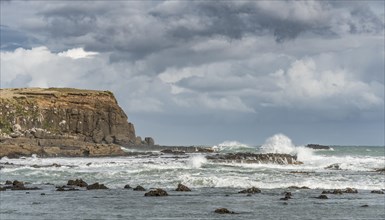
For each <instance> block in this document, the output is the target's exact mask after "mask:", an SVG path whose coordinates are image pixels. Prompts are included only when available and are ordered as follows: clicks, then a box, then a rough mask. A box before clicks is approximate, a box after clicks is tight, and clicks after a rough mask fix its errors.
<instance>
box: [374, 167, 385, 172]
mask: <svg viewBox="0 0 385 220" xmlns="http://www.w3.org/2000/svg"><path fill="white" fill-rule="evenodd" d="M375 171H376V172H385V168H380V169H376V170H375Z"/></svg>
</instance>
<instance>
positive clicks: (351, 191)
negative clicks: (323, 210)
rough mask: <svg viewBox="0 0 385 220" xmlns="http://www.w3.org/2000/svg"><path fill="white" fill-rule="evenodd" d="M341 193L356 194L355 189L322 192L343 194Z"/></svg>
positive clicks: (323, 192)
mask: <svg viewBox="0 0 385 220" xmlns="http://www.w3.org/2000/svg"><path fill="white" fill-rule="evenodd" d="M343 193H358V191H357V189H354V188H346V189H345V190H343V189H334V190H332V191H327V190H324V191H322V194H343Z"/></svg>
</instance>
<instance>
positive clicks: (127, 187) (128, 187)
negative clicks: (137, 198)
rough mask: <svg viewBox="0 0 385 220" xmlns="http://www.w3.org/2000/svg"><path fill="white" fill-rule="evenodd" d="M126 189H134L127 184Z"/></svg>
mask: <svg viewBox="0 0 385 220" xmlns="http://www.w3.org/2000/svg"><path fill="white" fill-rule="evenodd" d="M124 189H132V187H131V186H130V185H129V184H126V185H125V186H124Z"/></svg>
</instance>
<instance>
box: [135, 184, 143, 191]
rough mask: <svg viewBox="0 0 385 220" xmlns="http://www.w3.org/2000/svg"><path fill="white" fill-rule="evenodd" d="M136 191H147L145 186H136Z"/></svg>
mask: <svg viewBox="0 0 385 220" xmlns="http://www.w3.org/2000/svg"><path fill="white" fill-rule="evenodd" d="M134 191H146V189H145V188H144V187H143V186H139V185H138V186H136V187H135V188H134Z"/></svg>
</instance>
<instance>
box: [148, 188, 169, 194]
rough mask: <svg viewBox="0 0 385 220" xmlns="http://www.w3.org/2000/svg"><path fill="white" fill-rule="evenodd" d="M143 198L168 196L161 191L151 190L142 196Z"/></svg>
mask: <svg viewBox="0 0 385 220" xmlns="http://www.w3.org/2000/svg"><path fill="white" fill-rule="evenodd" d="M144 196H168V193H167V192H166V191H165V190H163V189H159V188H158V189H153V190H151V191H149V192H147V193H145V194H144Z"/></svg>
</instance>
